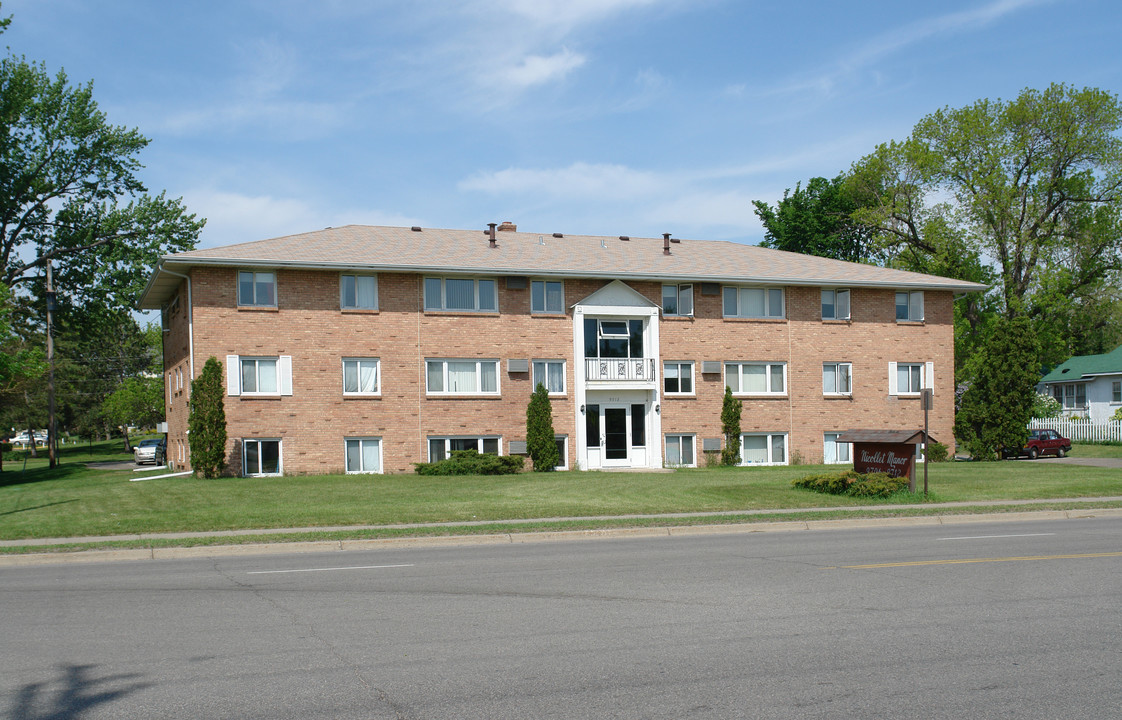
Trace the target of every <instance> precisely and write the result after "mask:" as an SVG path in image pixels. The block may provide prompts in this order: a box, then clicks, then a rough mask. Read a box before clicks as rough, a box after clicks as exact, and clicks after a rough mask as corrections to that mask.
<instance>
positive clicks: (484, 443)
mask: <svg viewBox="0 0 1122 720" xmlns="http://www.w3.org/2000/svg"><path fill="white" fill-rule="evenodd" d="M456 450H475V451H476V452H478V453H487V454H491V455H498V454H499V438H498V436H495V437H430V438H429V462H439V461H441V460H444V459H445V458H448V457H451V455H452V452H453V451H456Z"/></svg>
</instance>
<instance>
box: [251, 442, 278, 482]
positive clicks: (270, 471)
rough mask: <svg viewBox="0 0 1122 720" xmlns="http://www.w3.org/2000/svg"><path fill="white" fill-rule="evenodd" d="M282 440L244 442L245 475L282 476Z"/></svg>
mask: <svg viewBox="0 0 1122 720" xmlns="http://www.w3.org/2000/svg"><path fill="white" fill-rule="evenodd" d="M281 467H282V466H281V441H280V440H242V474H243V475H247V476H249V475H280V474H281Z"/></svg>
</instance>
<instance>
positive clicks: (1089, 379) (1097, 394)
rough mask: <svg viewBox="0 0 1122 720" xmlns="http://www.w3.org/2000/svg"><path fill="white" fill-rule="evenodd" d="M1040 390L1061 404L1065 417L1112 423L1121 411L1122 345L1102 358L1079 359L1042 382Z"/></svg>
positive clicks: (1081, 356) (1097, 356) (1078, 357)
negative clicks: (1116, 414) (1115, 412)
mask: <svg viewBox="0 0 1122 720" xmlns="http://www.w3.org/2000/svg"><path fill="white" fill-rule="evenodd" d="M1038 388H1039V389H1040V391H1041V392H1043V393H1047V394H1049V395H1051V396H1052V397H1054V398H1056V399H1057V400H1059V401H1060V405H1061V406H1062V407H1063V413H1064V416H1065V417H1087V418H1090V419H1091V421H1092V422H1096V423H1104V422H1106V421H1108V420H1110V418H1111V416H1112V415H1114V411H1115V410H1117V409H1118V408H1120V407H1122V345H1119V346H1118V347H1116V348H1114V350H1112V351H1111V352H1108V353H1104V354H1102V355H1077V356H1075V357H1073V358H1070V359H1068V360H1067V361H1065V362H1064V363H1062V364H1060V365H1058V366H1056V368H1055V369H1054V370H1052V372H1050V373H1048V374H1047V375H1045V376H1044V377H1043V378H1041V379H1040V384H1039V385H1038Z"/></svg>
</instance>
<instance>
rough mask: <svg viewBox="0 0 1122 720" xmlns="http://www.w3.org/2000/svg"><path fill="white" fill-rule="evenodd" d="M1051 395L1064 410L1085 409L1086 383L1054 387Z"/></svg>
mask: <svg viewBox="0 0 1122 720" xmlns="http://www.w3.org/2000/svg"><path fill="white" fill-rule="evenodd" d="M1115 385H1118V383H1115ZM1053 394H1054V395H1055V397H1056V399H1057V400H1059V401H1060V404H1061V405H1063V406H1064V409H1065V410H1071V409H1073V408H1085V407H1087V384H1086V383H1067V384H1065V385H1056V386H1055V387H1054V389H1053ZM1116 402H1117V401H1116Z"/></svg>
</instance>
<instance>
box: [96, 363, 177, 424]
mask: <svg viewBox="0 0 1122 720" xmlns="http://www.w3.org/2000/svg"><path fill="white" fill-rule="evenodd" d="M101 411H102V412H103V413H104V414H105V416H106V418H108V419H109V421H110V422H112V423H114V424H115V425H116V426H118V427H120V428H121V429H122V432H124V433H125V437H126V438H127V437H128V426H129V425H136V426H138V427H152V426H153V425H155V424H156V423H158V422H160V421H161V420H163V417H164V383H163V380H162V378H160V377H133V378H129V379H127V380H125V381H124V382H123V383H122V384H121V385H120V387H118V388H117V389H116V390H114V391H113V394H112V395H110V396H109V397H107V398H105V400H104V401H103V402H102V403H101Z"/></svg>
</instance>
